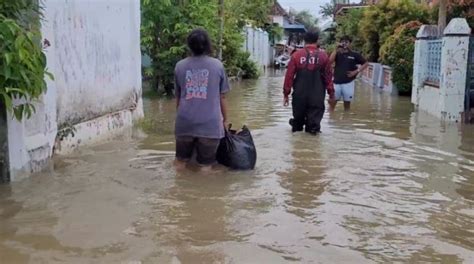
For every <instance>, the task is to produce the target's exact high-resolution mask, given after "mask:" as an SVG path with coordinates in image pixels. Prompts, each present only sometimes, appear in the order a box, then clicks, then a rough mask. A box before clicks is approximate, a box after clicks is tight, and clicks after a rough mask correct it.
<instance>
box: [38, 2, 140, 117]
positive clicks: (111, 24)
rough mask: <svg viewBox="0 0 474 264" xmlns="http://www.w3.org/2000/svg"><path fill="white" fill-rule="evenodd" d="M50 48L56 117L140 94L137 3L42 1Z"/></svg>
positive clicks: (112, 105)
mask: <svg viewBox="0 0 474 264" xmlns="http://www.w3.org/2000/svg"><path fill="white" fill-rule="evenodd" d="M45 4H46V8H47V9H46V12H47V18H48V21H50V23H48V25H47V27H48V28H51V29H52V35H51V39H50V41H51V42H52V43H54V45H55V46H54V49H55V50H56V56H55V57H54V59H55V66H56V67H55V68H54V70H53V71H54V73H55V75H56V87H57V91H58V92H57V94H58V97H57V106H58V107H57V112H58V123H59V125H62V124H64V123H71V124H77V123H80V122H83V121H87V120H90V119H93V118H96V117H99V116H102V115H104V114H107V113H111V112H116V111H119V110H122V109H125V108H128V107H131V106H132V105H134V104H135V103H136V100H137V98H139V97H140V95H141V73H140V70H141V68H140V66H141V65H140V64H141V54H140V31H139V30H140V9H139V5H140V3H139V1H130V0H113V1H112V0H109V1H107V0H75V1H63V0H49V1H45Z"/></svg>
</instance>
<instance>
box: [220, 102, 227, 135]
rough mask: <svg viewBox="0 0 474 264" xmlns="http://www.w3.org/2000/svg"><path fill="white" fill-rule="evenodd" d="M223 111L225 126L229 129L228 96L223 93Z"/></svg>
mask: <svg viewBox="0 0 474 264" xmlns="http://www.w3.org/2000/svg"><path fill="white" fill-rule="evenodd" d="M221 112H222V118H223V122H224V127H225V129H227V127H228V124H227V122H228V119H227V98H226V96H225V94H221Z"/></svg>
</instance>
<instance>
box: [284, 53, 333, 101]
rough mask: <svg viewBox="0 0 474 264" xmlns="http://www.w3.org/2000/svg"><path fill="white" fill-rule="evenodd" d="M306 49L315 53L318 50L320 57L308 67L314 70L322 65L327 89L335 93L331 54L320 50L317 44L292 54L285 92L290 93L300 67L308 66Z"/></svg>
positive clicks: (322, 74) (286, 76) (323, 78)
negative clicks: (330, 61)
mask: <svg viewBox="0 0 474 264" xmlns="http://www.w3.org/2000/svg"><path fill="white" fill-rule="evenodd" d="M306 49H308V51H309V52H310V54H311V55H313V54H314V53H315V52H318V59H317V60H316V63H313V64H311V63H310V64H309V65H308V69H309V70H313V69H314V68H315V67H320V68H321V69H322V70H321V77H322V81H323V83H324V85H325V86H326V90H327V91H328V94H329V95H330V96H333V95H334V85H333V82H332V78H333V72H332V65H331V64H330V63H329V56H328V55H327V53H326V52H325V51H322V50H320V49H319V48H318V47H317V46H316V45H306V47H305V49H301V50H298V51H297V52H295V53H294V54H293V55H292V56H291V60H290V62H289V63H288V69H287V71H286V75H285V84H284V87H283V94H284V95H285V96H288V95H290V93H291V88H292V87H293V81H294V79H295V76H296V72H297V71H298V69H301V68H303V67H306V55H307V54H306Z"/></svg>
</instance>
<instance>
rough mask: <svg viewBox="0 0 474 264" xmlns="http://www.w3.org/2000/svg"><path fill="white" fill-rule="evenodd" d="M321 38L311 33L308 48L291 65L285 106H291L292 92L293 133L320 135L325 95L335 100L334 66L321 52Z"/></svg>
mask: <svg viewBox="0 0 474 264" xmlns="http://www.w3.org/2000/svg"><path fill="white" fill-rule="evenodd" d="M318 38H319V34H318V33H317V32H308V33H306V35H305V39H304V40H305V42H306V46H305V48H304V49H301V50H298V51H297V52H295V53H294V54H293V56H292V57H291V60H290V62H289V64H288V70H287V72H286V76H285V84H284V88H283V95H284V105H285V106H288V105H289V95H290V93H291V89H292V88H293V94H292V107H293V118H292V119H290V125H291V126H292V131H293V132H297V131H303V128H304V129H305V131H306V132H308V133H311V134H318V133H320V132H321V120H322V118H323V115H324V111H325V105H324V99H325V97H326V92H327V93H328V94H329V97H330V99H331V100H333V99H334V86H333V82H332V78H333V73H332V65H331V64H330V62H329V56H328V55H327V54H326V52H324V51H322V50H320V49H319V47H318V45H317V42H318Z"/></svg>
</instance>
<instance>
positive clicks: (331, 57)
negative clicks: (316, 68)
mask: <svg viewBox="0 0 474 264" xmlns="http://www.w3.org/2000/svg"><path fill="white" fill-rule="evenodd" d="M338 46H339V43H336V48H335V49H334V50H333V52H332V53H331V55H330V56H329V65H333V64H334V62H335V61H336V56H337V52H338V50H339V48H338Z"/></svg>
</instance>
